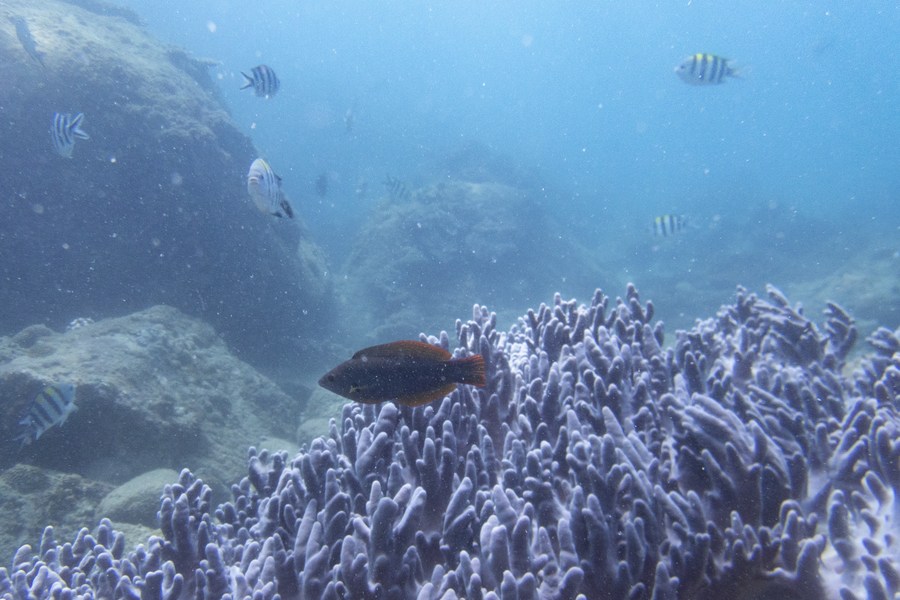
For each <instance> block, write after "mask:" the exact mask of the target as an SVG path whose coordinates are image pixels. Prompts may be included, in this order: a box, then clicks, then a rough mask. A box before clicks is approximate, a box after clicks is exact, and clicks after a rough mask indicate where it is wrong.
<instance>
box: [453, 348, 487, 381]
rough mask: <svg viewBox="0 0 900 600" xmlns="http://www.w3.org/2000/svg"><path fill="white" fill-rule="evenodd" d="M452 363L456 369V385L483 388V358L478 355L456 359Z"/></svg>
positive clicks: (484, 379) (484, 377) (484, 378)
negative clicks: (461, 384) (465, 384)
mask: <svg viewBox="0 0 900 600" xmlns="http://www.w3.org/2000/svg"><path fill="white" fill-rule="evenodd" d="M453 363H454V364H455V365H456V366H457V367H458V371H457V373H458V383H467V384H469V385H474V386H477V387H484V385H485V384H486V383H487V378H486V376H485V367H484V357H483V356H481V355H480V354H475V355H473V356H467V357H465V358H457V359H455V360H454V361H453Z"/></svg>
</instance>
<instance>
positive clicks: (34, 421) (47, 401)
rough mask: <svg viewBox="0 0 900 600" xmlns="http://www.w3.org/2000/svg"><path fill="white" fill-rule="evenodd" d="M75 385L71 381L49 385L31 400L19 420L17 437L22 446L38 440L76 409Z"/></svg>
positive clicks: (63, 421)
mask: <svg viewBox="0 0 900 600" xmlns="http://www.w3.org/2000/svg"><path fill="white" fill-rule="evenodd" d="M76 408H77V407H76V406H75V386H74V385H73V384H71V383H61V384H58V385H48V386H46V387H45V388H44V389H42V390H41V391H40V392H39V393H38V394H37V395H36V396H35V397H34V400H32V401H31V405H30V406H29V407H28V412H27V413H25V416H24V417H22V420H21V421H19V428H20V431H21V433H20V434H19V435H18V437H17V438H16V439H17V440H18V441H19V443H20V444H21V445H22V446H26V445H27V444H30V443H32V442H34V441H36V440H37V439H38V438H39V437H41V434H43V433H44V432H45V431H47V430H48V429H50V428H51V427H53V426H54V425H60V426H61V425H62V424H63V423H65V422H66V418H68V416H69V415H70V414H71V413H72V411H74V410H75V409H76Z"/></svg>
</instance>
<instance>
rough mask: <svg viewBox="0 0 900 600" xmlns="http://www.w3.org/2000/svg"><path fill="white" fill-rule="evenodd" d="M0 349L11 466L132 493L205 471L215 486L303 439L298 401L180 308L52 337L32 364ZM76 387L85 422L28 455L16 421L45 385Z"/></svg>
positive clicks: (73, 420)
mask: <svg viewBox="0 0 900 600" xmlns="http://www.w3.org/2000/svg"><path fill="white" fill-rule="evenodd" d="M20 337H21V336H14V337H12V338H6V339H4V340H2V341H0V347H3V348H4V349H5V350H6V352H7V353H9V354H10V355H11V358H10V359H8V360H7V361H6V362H4V363H2V364H0V395H2V397H4V398H5V399H7V401H6V402H5V403H4V404H3V405H2V408H0V417H2V418H0V456H2V457H3V461H2V466H8V465H9V464H10V463H12V462H13V461H22V460H26V461H28V462H30V463H32V464H35V465H39V466H42V467H48V468H52V469H56V470H59V471H67V472H74V473H78V474H80V475H82V476H85V477H91V478H94V479H98V480H101V481H107V482H111V483H116V484H118V483H122V482H124V481H126V480H129V479H131V478H133V477H134V476H136V475H138V474H140V473H144V472H147V471H150V470H152V469H156V468H170V469H175V470H177V469H180V468H182V467H183V466H184V465H185V464H190V465H192V466H195V468H197V469H199V470H200V471H201V472H203V473H204V478H205V479H208V480H209V481H210V482H213V483H214V482H216V481H228V480H230V478H233V477H234V475H235V474H237V473H240V472H242V471H243V468H244V463H245V461H246V448H247V447H248V446H250V445H253V444H256V443H258V441H259V440H260V439H262V438H264V437H270V436H281V437H284V438H288V439H290V438H293V436H294V433H295V430H296V427H297V416H296V415H297V406H298V405H299V404H300V403H301V401H300V400H298V399H294V398H291V397H290V396H288V395H286V394H285V393H284V392H283V391H282V390H281V389H280V388H279V387H278V386H277V385H275V384H274V383H273V382H271V381H270V380H269V379H267V378H266V377H264V376H262V375H260V374H259V373H258V372H257V371H255V370H254V369H253V368H252V367H250V366H249V365H247V364H246V363H244V362H242V361H240V360H238V359H237V358H235V357H234V356H232V355H231V354H230V353H229V351H228V348H227V346H226V345H225V343H224V341H223V340H222V339H221V338H220V337H219V336H218V335H216V333H215V331H214V330H213V329H212V327H210V326H209V325H206V324H205V323H203V322H201V321H198V320H195V319H191V318H189V317H187V316H186V315H184V314H183V313H181V312H179V311H177V310H176V309H174V308H171V307H167V306H155V307H153V308H150V309H148V310H145V311H142V312H139V313H135V314H132V315H129V316H127V317H120V318H115V319H106V320H103V321H99V322H96V323H92V324H89V325H85V326H82V327H78V328H76V329H72V330H70V331H67V332H65V333H61V334H57V333H54V334H52V335H48V336H43V337H42V338H41V343H42V344H44V346H45V347H46V348H48V351H46V352H43V353H41V354H40V355H33V354H32V353H31V352H29V348H21V347H19V346H18V345H17V344H16V342H15V341H14V340H17V339H19V338H20ZM58 383H73V384H74V385H75V386H76V391H75V404H76V405H77V407H78V408H77V410H76V411H75V412H74V413H72V414H71V415H69V417H68V419H67V420H66V422H65V424H64V425H63V426H61V427H60V426H56V427H52V428H50V429H49V430H47V431H46V432H45V433H44V434H43V435H42V436H41V437H40V438H39V439H38V440H37V441H36V442H34V443H32V444H30V445H28V446H25V447H24V448H22V449H19V447H18V445H17V444H16V442H15V440H14V438H15V436H16V433H17V427H18V419H19V417H20V416H21V415H22V414H24V413H25V412H26V411H27V410H28V406H29V404H30V402H31V399H32V398H34V396H35V394H37V392H39V391H40V390H41V389H42V388H43V387H44V386H45V385H49V384H58Z"/></svg>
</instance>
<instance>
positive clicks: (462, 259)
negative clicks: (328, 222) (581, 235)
mask: <svg viewBox="0 0 900 600" xmlns="http://www.w3.org/2000/svg"><path fill="white" fill-rule="evenodd" d="M560 258H562V259H563V260H562V261H560V260H559V259H560ZM345 269H346V272H347V278H346V280H347V286H346V288H345V293H346V296H345V301H346V302H345V303H347V304H349V306H350V307H351V309H356V308H357V306H358V304H357V301H356V300H355V299H358V298H366V300H367V301H368V302H369V303H370V304H369V306H367V308H368V310H369V311H371V314H370V315H366V314H363V315H358V314H357V313H358V312H359V311H357V313H355V320H356V323H355V325H364V327H362V331H363V332H364V335H366V336H369V337H370V338H371V339H374V340H387V339H392V338H397V337H408V336H410V335H415V334H416V333H417V332H418V331H421V330H426V329H432V328H438V327H446V324H447V323H446V321H445V320H433V319H434V317H435V316H438V317H439V318H440V319H445V318H446V317H445V316H444V315H451V314H457V313H459V311H460V310H463V309H464V308H467V307H468V306H470V305H471V302H472V298H479V299H487V300H489V301H490V302H492V303H495V304H500V305H507V306H510V305H515V304H516V303H520V302H523V301H527V300H528V299H530V298H532V297H534V296H536V295H537V296H541V295H543V294H544V293H546V292H545V291H544V290H543V289H542V288H543V287H545V286H548V285H555V284H554V283H552V282H550V281H548V279H547V277H546V274H547V273H548V272H555V273H557V274H558V277H559V278H561V279H565V278H566V277H567V276H572V275H574V274H576V273H577V274H578V276H579V277H580V278H582V279H585V280H587V279H590V278H591V277H594V278H596V277H597V276H599V272H598V269H597V267H596V265H595V264H594V263H592V262H591V261H589V260H588V259H587V257H586V256H585V255H584V254H583V253H582V252H581V251H580V249H579V248H578V247H577V245H576V243H575V242H574V241H573V240H571V239H569V237H568V236H565V235H563V232H562V230H561V229H560V228H559V227H558V226H557V225H556V224H555V223H553V221H552V219H551V218H550V215H549V213H548V211H547V209H546V208H545V207H544V206H542V204H541V200H540V199H539V198H537V197H535V195H534V193H533V192H529V191H528V190H527V189H524V188H519V187H516V186H514V185H508V184H506V183H498V182H473V181H463V180H457V179H450V180H448V181H445V182H443V183H439V184H436V185H429V186H426V187H422V188H419V189H417V190H408V191H406V193H403V194H399V195H398V194H395V197H390V198H386V199H385V200H383V201H382V203H381V205H380V206H379V207H378V208H377V210H376V214H375V216H373V218H371V219H369V220H368V221H367V222H366V224H365V225H364V226H363V228H362V230H361V231H360V234H359V236H358V237H357V238H356V243H355V245H354V248H353V251H352V253H351V255H350V258H349V260H348V261H347V265H346V267H345ZM366 318H370V319H371V321H370V322H365V321H364V319H366ZM430 319H432V320H430Z"/></svg>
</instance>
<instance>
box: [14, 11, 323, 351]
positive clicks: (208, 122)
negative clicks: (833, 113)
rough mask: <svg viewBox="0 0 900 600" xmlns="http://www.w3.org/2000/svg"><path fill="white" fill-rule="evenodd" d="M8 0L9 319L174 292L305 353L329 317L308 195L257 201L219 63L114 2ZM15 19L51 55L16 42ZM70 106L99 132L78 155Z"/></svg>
mask: <svg viewBox="0 0 900 600" xmlns="http://www.w3.org/2000/svg"><path fill="white" fill-rule="evenodd" d="M3 5H4V11H3V15H2V18H0V56H3V57H4V58H3V60H2V61H0V81H2V82H3V85H2V86H0V164H2V165H3V177H0V222H2V223H3V224H4V226H3V231H2V232H0V282H2V285H0V305H2V306H3V307H4V309H3V313H4V314H3V324H2V327H3V329H5V330H6V331H15V330H16V329H19V328H21V327H24V326H26V325H29V324H32V323H35V322H43V323H45V324H47V325H48V326H51V327H54V328H58V327H60V326H62V325H64V324H65V323H68V322H69V321H71V320H72V319H73V318H75V317H94V318H97V317H101V316H108V315H110V314H113V315H115V314H127V313H129V312H133V311H134V310H139V309H143V308H146V307H148V306H151V305H154V304H162V303H164V304H168V305H171V306H175V307H177V308H179V309H180V310H182V311H184V312H186V313H189V314H192V315H195V316H201V317H203V318H204V319H205V320H207V321H209V322H211V323H212V324H213V325H214V326H215V327H216V329H217V330H218V331H219V332H221V334H222V335H223V336H224V337H225V338H226V339H227V340H228V342H229V344H231V345H232V346H233V347H234V348H236V349H237V350H238V351H240V352H242V353H243V355H245V356H254V360H255V361H257V362H259V361H269V360H272V361H277V360H279V359H283V360H284V361H286V362H287V361H290V360H293V356H294V354H295V352H296V351H302V350H303V349H304V346H303V344H302V343H300V340H303V339H305V338H308V337H309V335H310V333H312V332H314V331H318V330H321V329H322V328H324V327H327V326H328V319H327V316H328V313H329V311H328V310H327V309H328V306H329V296H330V294H329V291H328V287H327V285H326V283H325V277H324V273H325V270H326V269H325V263H324V259H323V257H322V253H321V251H320V250H319V249H318V247H317V246H316V245H315V244H314V243H311V242H310V241H309V236H308V234H307V233H306V230H305V228H304V226H303V224H302V205H301V206H298V204H297V203H296V202H295V203H294V206H295V209H296V211H297V212H298V213H300V214H298V218H297V219H296V220H293V221H292V220H287V219H281V220H279V219H277V218H275V217H271V216H268V215H263V214H261V213H259V212H258V211H257V210H256V208H254V207H253V206H252V204H251V203H250V201H249V199H248V197H247V191H246V186H245V184H244V178H245V175H246V173H247V170H248V168H249V165H250V163H251V161H252V160H253V159H254V158H255V157H256V155H257V152H256V150H255V149H254V147H253V144H252V143H251V141H250V139H249V138H247V137H246V136H245V135H243V134H242V133H241V132H240V131H239V130H238V129H237V127H236V126H235V124H234V123H233V122H232V120H231V118H230V117H229V115H228V113H227V111H226V109H225V107H224V106H223V104H222V103H221V102H220V101H219V99H218V97H217V92H216V84H215V83H214V82H213V80H212V78H211V77H210V76H209V74H208V72H207V70H208V67H209V65H210V64H211V63H210V62H209V61H203V60H198V59H195V58H193V57H191V56H189V55H188V54H187V53H186V52H185V51H184V50H182V49H180V48H176V47H172V46H168V45H165V44H161V43H160V42H158V41H156V40H155V39H153V38H152V37H151V36H150V35H148V33H147V32H146V31H144V30H143V29H142V28H141V27H140V26H139V25H137V24H136V23H135V22H134V19H129V18H126V17H128V14H127V13H123V12H121V10H120V11H114V10H112V9H111V8H110V7H107V6H106V5H105V4H103V3H102V2H97V1H91V2H88V3H85V2H80V3H79V5H78V6H76V5H75V4H72V3H67V2H61V1H58V0H5V1H4V3H3ZM84 7H88V8H90V10H88V8H84ZM17 17H18V18H22V19H24V20H25V23H26V24H27V26H28V28H29V30H30V32H31V35H32V36H33V38H34V40H35V42H36V45H37V50H38V51H39V52H40V53H41V54H42V55H43V63H44V65H45V66H42V65H41V64H40V63H39V62H38V61H37V60H35V59H33V58H32V57H31V56H29V54H28V53H27V52H26V50H25V48H24V46H23V45H22V44H21V43H20V42H19V39H18V38H17V34H16V27H15V25H14V24H13V21H12V19H13V18H17ZM265 108H268V107H263V110H265ZM57 112H60V113H78V112H83V113H84V115H85V118H84V124H83V128H84V130H85V131H87V133H88V134H89V135H90V137H91V139H90V140H78V141H77V143H76V146H75V149H74V153H73V156H72V158H68V159H67V158H64V157H62V156H59V155H58V154H56V152H55V151H54V148H53V145H52V144H51V139H50V135H49V128H50V125H51V123H52V121H53V116H54V113H57Z"/></svg>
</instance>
